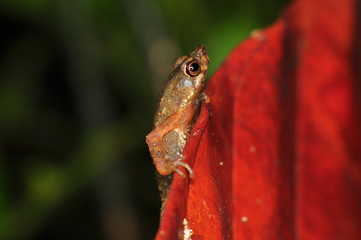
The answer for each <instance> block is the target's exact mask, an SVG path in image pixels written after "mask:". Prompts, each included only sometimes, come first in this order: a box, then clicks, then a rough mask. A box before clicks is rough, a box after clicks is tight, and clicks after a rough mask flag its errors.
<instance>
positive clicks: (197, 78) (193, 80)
mask: <svg viewBox="0 0 361 240" xmlns="http://www.w3.org/2000/svg"><path fill="white" fill-rule="evenodd" d="M208 63H209V57H208V54H207V50H206V48H205V47H204V46H203V45H200V46H198V47H197V48H196V49H195V50H194V51H193V52H191V53H190V54H189V55H188V56H182V57H179V58H177V59H176V60H175V61H174V63H173V68H174V74H177V75H178V81H179V82H182V80H183V81H184V83H185V87H186V88H188V87H189V86H192V88H193V91H194V89H195V90H199V91H200V89H201V88H202V84H203V82H204V80H205V77H206V74H207V70H208ZM178 87H179V85H178Z"/></svg>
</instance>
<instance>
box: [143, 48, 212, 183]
mask: <svg viewBox="0 0 361 240" xmlns="http://www.w3.org/2000/svg"><path fill="white" fill-rule="evenodd" d="M208 64H209V57H208V54H207V50H206V48H205V47H204V46H203V45H200V46H198V47H196V49H195V50H194V51H192V52H191V53H190V54H189V55H187V56H182V57H179V58H177V59H176V60H175V61H174V63H173V71H172V72H171V73H170V75H169V77H168V79H167V80H166V81H165V82H164V84H163V86H162V89H161V91H160V94H159V97H158V102H157V108H156V113H155V117H154V129H153V130H152V131H151V132H150V133H149V134H148V135H147V136H146V142H147V144H148V147H149V151H150V155H151V156H152V158H153V163H154V165H155V167H156V170H157V171H158V173H159V174H160V175H163V176H166V175H170V174H172V173H174V172H176V173H178V174H179V175H180V176H181V177H182V178H185V177H186V174H185V173H184V172H182V171H181V170H180V168H184V169H185V170H186V172H188V174H189V177H190V178H193V177H194V173H193V170H192V168H191V167H190V166H189V165H188V164H187V163H185V162H183V160H184V159H185V156H183V155H182V152H183V149H184V147H185V145H186V143H187V139H188V136H189V133H190V131H191V128H192V125H193V123H194V120H195V119H194V118H195V115H196V112H197V109H198V108H199V103H200V102H201V101H202V100H206V101H207V102H209V98H208V97H207V95H206V94H205V93H204V92H202V90H203V87H204V83H205V78H206V75H207V71H208ZM168 179H169V178H168ZM168 182H169V181H168ZM167 184H169V183H167ZM160 188H162V187H160Z"/></svg>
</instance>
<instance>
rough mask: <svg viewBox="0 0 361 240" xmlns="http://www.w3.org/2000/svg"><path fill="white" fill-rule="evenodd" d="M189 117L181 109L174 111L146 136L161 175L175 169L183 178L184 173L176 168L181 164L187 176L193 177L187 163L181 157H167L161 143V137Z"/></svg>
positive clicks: (179, 125)
mask: <svg viewBox="0 0 361 240" xmlns="http://www.w3.org/2000/svg"><path fill="white" fill-rule="evenodd" d="M189 118H191V117H190V116H188V114H184V112H183V111H180V112H179V113H175V114H173V115H171V116H169V117H168V118H167V119H166V120H165V121H164V122H163V123H161V124H160V125H158V126H157V127H156V128H155V129H154V130H153V131H151V132H150V133H149V134H148V135H147V137H146V142H147V144H148V146H149V151H150V154H151V156H152V158H153V161H154V164H155V167H156V168H157V170H158V172H159V173H160V174H161V175H168V174H171V173H172V172H174V171H175V172H177V173H178V174H179V175H181V176H182V177H183V178H184V177H185V174H184V173H183V172H182V171H180V170H179V169H178V167H179V166H182V167H184V168H186V169H187V170H188V172H189V176H190V177H191V178H192V177H193V170H192V168H191V167H190V166H189V165H188V164H187V163H184V162H182V159H183V158H180V159H176V160H170V159H167V157H166V151H165V149H164V145H163V137H164V136H165V135H166V134H167V133H169V132H171V131H173V130H174V129H176V128H180V127H181V126H182V125H183V124H184V122H187V121H189Z"/></svg>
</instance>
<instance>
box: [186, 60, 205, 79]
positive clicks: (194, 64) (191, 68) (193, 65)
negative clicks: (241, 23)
mask: <svg viewBox="0 0 361 240" xmlns="http://www.w3.org/2000/svg"><path fill="white" fill-rule="evenodd" d="M186 70H187V74H188V75H190V76H191V77H195V76H197V75H198V74H199V73H200V72H201V66H200V64H199V62H198V61H197V60H193V61H191V62H189V63H187V68H186Z"/></svg>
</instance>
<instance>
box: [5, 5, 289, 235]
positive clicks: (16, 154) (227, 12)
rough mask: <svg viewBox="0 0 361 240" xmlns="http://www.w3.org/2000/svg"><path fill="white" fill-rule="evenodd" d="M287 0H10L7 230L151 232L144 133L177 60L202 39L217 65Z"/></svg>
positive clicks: (154, 212)
mask: <svg viewBox="0 0 361 240" xmlns="http://www.w3.org/2000/svg"><path fill="white" fill-rule="evenodd" d="M285 4H286V1H285V0H279V1H261V0H247V1H209V0H203V1H194V0H182V1H169V0H154V1H146V0H119V1H114V0H113V1H110V0H79V1H74V0H55V1H50V0H1V1H0V31H1V34H0V43H1V44H0V239H1V240H6V239H152V238H153V237H154V235H155V233H156V230H157V227H158V224H159V207H160V200H159V196H158V192H157V187H156V182H155V178H154V168H153V165H152V160H151V158H150V156H149V153H148V150H147V147H146V144H145V141H144V140H145V135H146V134H147V133H148V132H149V131H150V130H151V127H152V120H153V113H154V107H155V101H156V95H157V92H158V91H159V86H160V84H161V82H162V81H164V80H165V79H166V77H167V75H168V74H169V72H170V70H171V65H172V61H173V60H174V59H175V58H176V57H178V56H181V55H184V54H187V53H188V52H190V51H192V50H193V49H194V48H195V47H196V46H197V45H199V44H204V45H205V46H206V47H207V48H208V52H209V55H210V58H211V63H210V74H209V76H210V75H211V74H212V73H213V72H214V71H215V69H216V68H217V67H218V66H219V65H220V64H221V62H222V60H223V59H224V58H225V57H226V56H227V54H228V53H229V52H230V51H231V50H232V49H233V48H234V47H235V46H236V45H237V44H238V43H240V42H241V41H242V40H243V39H245V38H246V37H247V36H248V35H249V33H250V32H251V31H252V30H254V29H256V28H263V27H266V26H267V25H269V24H271V23H272V22H273V21H274V20H275V19H276V18H277V16H278V15H279V14H280V13H281V11H282V9H283V7H284V6H285ZM220 87H222V86H220Z"/></svg>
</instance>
